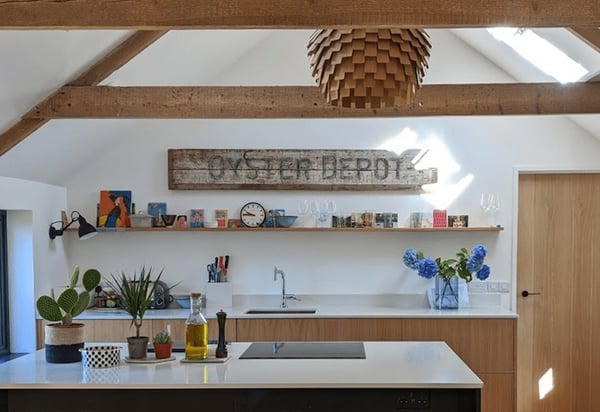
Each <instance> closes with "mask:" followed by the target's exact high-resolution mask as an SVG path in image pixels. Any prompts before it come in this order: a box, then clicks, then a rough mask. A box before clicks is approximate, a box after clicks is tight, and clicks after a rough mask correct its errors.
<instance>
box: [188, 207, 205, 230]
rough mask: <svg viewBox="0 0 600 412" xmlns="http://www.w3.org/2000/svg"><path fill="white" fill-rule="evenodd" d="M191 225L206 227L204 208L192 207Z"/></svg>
mask: <svg viewBox="0 0 600 412" xmlns="http://www.w3.org/2000/svg"><path fill="white" fill-rule="evenodd" d="M190 227H204V209H190Z"/></svg>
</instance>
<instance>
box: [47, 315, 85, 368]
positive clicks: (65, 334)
mask: <svg viewBox="0 0 600 412" xmlns="http://www.w3.org/2000/svg"><path fill="white" fill-rule="evenodd" d="M83 335H84V325H83V323H73V324H71V325H68V326H65V325H62V324H60V323H51V324H48V325H45V326H44V344H45V345H44V346H45V350H46V362H48V363H72V362H81V352H79V349H81V348H83V342H84V340H83Z"/></svg>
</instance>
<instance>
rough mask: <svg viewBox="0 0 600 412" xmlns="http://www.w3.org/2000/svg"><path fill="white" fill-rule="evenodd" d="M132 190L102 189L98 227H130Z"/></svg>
mask: <svg viewBox="0 0 600 412" xmlns="http://www.w3.org/2000/svg"><path fill="white" fill-rule="evenodd" d="M130 215H131V190H101V191H100V204H99V206H98V227H129V226H131V223H130V221H129V216H130Z"/></svg>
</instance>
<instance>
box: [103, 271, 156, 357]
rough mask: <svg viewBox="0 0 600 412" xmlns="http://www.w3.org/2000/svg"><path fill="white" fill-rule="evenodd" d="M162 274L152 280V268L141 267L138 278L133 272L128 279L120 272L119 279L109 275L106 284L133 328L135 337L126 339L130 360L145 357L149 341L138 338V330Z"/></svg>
mask: <svg viewBox="0 0 600 412" xmlns="http://www.w3.org/2000/svg"><path fill="white" fill-rule="evenodd" d="M162 272H163V271H162V270H161V271H160V273H159V274H158V276H156V279H155V280H152V268H150V269H148V270H146V268H145V267H142V269H141V271H140V274H139V276H138V275H137V273H135V272H134V274H133V277H129V276H127V275H126V274H125V273H124V272H122V273H121V276H120V277H119V276H115V275H111V276H112V280H107V282H106V283H107V284H108V286H109V287H110V288H111V289H112V290H113V292H114V293H116V294H117V296H118V298H119V302H120V304H121V307H122V309H123V310H125V311H126V312H127V313H129V314H130V315H131V326H135V336H130V337H128V338H127V347H128V349H129V357H130V358H132V359H141V358H145V357H146V356H147V353H148V341H149V340H150V339H149V338H148V336H140V328H141V326H142V322H143V320H144V315H145V313H146V310H148V308H149V307H150V304H151V302H152V298H153V296H154V289H155V288H156V285H157V283H158V281H159V280H160V277H161V275H162Z"/></svg>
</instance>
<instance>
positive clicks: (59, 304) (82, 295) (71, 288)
mask: <svg viewBox="0 0 600 412" xmlns="http://www.w3.org/2000/svg"><path fill="white" fill-rule="evenodd" d="M101 278H102V276H101V275H100V272H98V271H97V270H96V269H88V270H86V271H85V272H84V274H83V276H82V284H83V288H84V290H83V291H82V292H78V291H77V290H76V289H75V288H76V287H77V283H78V282H79V266H75V269H73V274H72V275H71V279H70V282H69V285H68V286H67V288H66V289H65V290H63V291H62V292H61V293H60V295H59V296H58V298H54V293H52V294H51V295H52V296H48V295H44V296H40V297H39V298H38V300H37V301H36V307H37V310H38V313H39V314H40V316H41V317H42V318H43V319H45V320H47V321H49V322H55V323H50V324H47V325H45V326H44V333H45V336H44V343H45V348H46V361H47V362H50V363H68V362H80V361H81V353H80V352H79V349H80V348H82V347H83V343H84V325H83V323H74V322H73V318H74V317H76V316H77V315H79V314H81V313H82V312H83V311H84V310H85V309H86V308H87V307H88V305H89V303H90V292H91V291H92V290H94V289H95V288H96V286H98V285H99V284H100V280H101Z"/></svg>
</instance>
